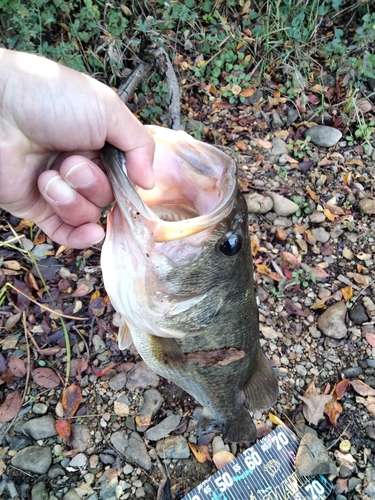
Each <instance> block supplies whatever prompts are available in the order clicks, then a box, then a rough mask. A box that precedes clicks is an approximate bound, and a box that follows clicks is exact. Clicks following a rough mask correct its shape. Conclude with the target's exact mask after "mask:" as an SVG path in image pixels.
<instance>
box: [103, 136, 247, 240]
mask: <svg viewBox="0 0 375 500" xmlns="http://www.w3.org/2000/svg"><path fill="white" fill-rule="evenodd" d="M107 147H109V148H113V150H114V151H116V156H115V161H116V167H117V168H116V169H114V168H111V167H109V168H108V161H109V160H108V158H107V159H106V158H105V155H106V148H107ZM102 159H103V163H104V164H105V165H106V171H107V174H108V177H109V179H110V181H111V184H112V187H113V191H114V193H115V199H116V202H117V204H118V206H119V208H120V211H121V212H122V214H123V215H124V216H125V217H127V216H128V214H129V203H130V204H131V205H133V207H134V209H135V211H136V212H137V214H139V215H141V216H142V217H143V218H144V219H146V220H147V222H148V223H149V224H150V226H151V227H152V234H153V239H154V241H155V242H164V241H172V240H178V239H182V238H185V237H187V236H190V235H193V234H197V233H200V232H202V231H204V230H206V229H209V228H211V227H213V226H215V225H216V224H217V223H218V222H220V221H221V220H222V219H224V218H225V217H227V216H228V215H229V214H230V212H231V211H232V209H233V204H234V200H235V195H236V192H237V179H236V176H235V175H233V176H229V175H228V176H227V179H226V182H227V183H228V193H227V195H226V196H225V198H224V199H222V200H221V201H220V202H219V203H218V205H216V207H215V208H214V209H213V210H211V211H210V212H209V213H207V214H203V215H198V216H197V217H194V218H188V219H184V220H179V221H166V220H163V219H161V218H160V217H158V215H157V214H156V213H155V212H154V211H153V210H152V209H151V208H150V207H149V206H148V205H146V203H145V202H144V201H143V200H142V198H141V196H140V195H139V193H138V192H137V190H136V189H135V186H134V184H133V183H132V182H131V181H130V179H129V177H128V175H127V171H126V164H125V155H124V153H123V152H122V151H120V150H119V149H117V148H115V147H114V146H112V145H110V144H108V145H107V144H106V145H105V146H104V148H103V150H102ZM125 200H126V201H125Z"/></svg>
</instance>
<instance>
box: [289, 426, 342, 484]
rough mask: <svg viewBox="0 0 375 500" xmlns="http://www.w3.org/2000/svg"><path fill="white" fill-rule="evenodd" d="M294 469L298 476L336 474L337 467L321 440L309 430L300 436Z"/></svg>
mask: <svg viewBox="0 0 375 500" xmlns="http://www.w3.org/2000/svg"><path fill="white" fill-rule="evenodd" d="M296 469H297V472H298V475H299V476H315V475H317V474H337V468H336V466H335V464H334V462H333V460H332V459H331V457H330V456H329V455H328V451H327V450H326V448H325V446H324V443H323V441H322V440H320V439H319V438H318V437H317V436H315V435H314V434H312V433H310V432H307V433H306V434H304V435H303V436H302V438H301V442H300V445H299V448H298V451H297V456H296Z"/></svg>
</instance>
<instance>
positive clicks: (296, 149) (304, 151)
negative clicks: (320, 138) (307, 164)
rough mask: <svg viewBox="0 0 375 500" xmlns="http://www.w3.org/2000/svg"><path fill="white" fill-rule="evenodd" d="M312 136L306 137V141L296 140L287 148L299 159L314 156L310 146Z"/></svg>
mask: <svg viewBox="0 0 375 500" xmlns="http://www.w3.org/2000/svg"><path fill="white" fill-rule="evenodd" d="M309 142H310V136H308V135H307V136H306V138H305V140H304V141H302V140H301V139H296V140H295V141H291V142H290V143H289V144H287V145H286V147H287V148H288V149H289V150H290V151H291V152H292V153H293V155H294V156H296V157H297V158H304V156H306V155H307V156H312V151H311V148H310V145H309Z"/></svg>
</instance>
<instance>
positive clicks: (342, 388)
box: [335, 378, 350, 399]
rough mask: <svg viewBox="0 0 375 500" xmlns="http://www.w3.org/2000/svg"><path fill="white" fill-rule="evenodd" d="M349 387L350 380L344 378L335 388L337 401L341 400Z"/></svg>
mask: <svg viewBox="0 0 375 500" xmlns="http://www.w3.org/2000/svg"><path fill="white" fill-rule="evenodd" d="M349 385H350V380H349V379H347V378H345V379H344V380H341V381H340V382H339V383H338V384H337V385H336V387H335V391H336V395H337V399H341V398H342V397H343V395H344V394H345V393H346V391H347V390H348V388H349Z"/></svg>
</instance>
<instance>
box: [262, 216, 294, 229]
mask: <svg viewBox="0 0 375 500" xmlns="http://www.w3.org/2000/svg"><path fill="white" fill-rule="evenodd" d="M267 215H268V214H267ZM273 225H274V226H279V227H291V226H293V222H292V221H291V220H290V219H287V218H286V217H276V219H275V220H274V221H273Z"/></svg>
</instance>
